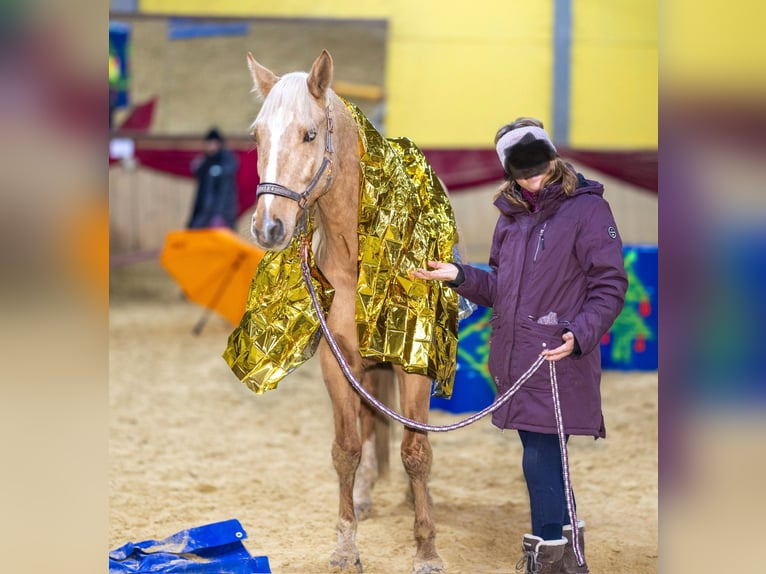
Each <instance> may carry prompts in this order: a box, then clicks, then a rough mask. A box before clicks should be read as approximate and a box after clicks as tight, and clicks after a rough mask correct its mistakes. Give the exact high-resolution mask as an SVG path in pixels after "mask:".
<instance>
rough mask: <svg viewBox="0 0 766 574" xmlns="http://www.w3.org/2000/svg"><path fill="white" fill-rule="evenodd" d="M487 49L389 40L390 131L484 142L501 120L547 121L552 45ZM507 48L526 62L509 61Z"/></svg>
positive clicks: (444, 141)
mask: <svg viewBox="0 0 766 574" xmlns="http://www.w3.org/2000/svg"><path fill="white" fill-rule="evenodd" d="M492 52H493V53H494V54H495V55H494V56H488V55H487V52H486V49H485V47H484V46H477V45H476V44H473V43H467V44H458V43H435V42H431V43H417V44H416V45H411V44H410V43H404V42H402V43H399V44H396V45H395V46H392V48H391V52H390V54H391V60H395V61H397V62H399V66H398V70H397V78H396V81H390V82H389V86H390V88H389V91H388V100H387V122H386V126H387V134H388V135H391V136H393V135H405V136H408V137H411V138H412V139H413V140H415V141H416V142H418V144H419V145H421V146H428V147H461V146H466V147H487V146H491V145H492V138H493V137H494V135H495V132H496V130H497V129H498V128H499V127H500V126H501V125H503V124H505V123H507V122H509V121H512V120H513V119H515V118H516V117H518V116H520V115H535V116H538V117H540V118H541V119H543V121H546V119H547V117H548V115H549V111H550V108H551V102H550V99H549V95H550V93H551V91H550V57H551V53H550V50H546V49H540V48H539V47H538V48H533V47H530V46H509V45H508V44H497V45H496V46H495V49H494V50H492ZM509 53H510V54H515V56H516V58H517V59H518V60H522V59H523V60H524V65H521V64H513V63H512V60H511V59H508V58H507V57H506V54H509ZM479 60H481V61H483V62H484V64H485V65H484V66H479V65H477V61H479Z"/></svg>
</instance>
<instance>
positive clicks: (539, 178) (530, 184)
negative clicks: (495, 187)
mask: <svg viewBox="0 0 766 574" xmlns="http://www.w3.org/2000/svg"><path fill="white" fill-rule="evenodd" d="M552 171H553V162H552V161H551V162H550V163H549V164H548V170H547V171H545V172H543V173H541V174H538V175H533V176H532V177H524V178H516V183H518V184H519V185H520V186H521V187H523V188H524V189H526V190H527V191H530V192H532V193H537V192H538V191H540V190H541V189H542V188H543V187H545V183H546V182H547V181H548V178H549V177H550V175H551V172H552Z"/></svg>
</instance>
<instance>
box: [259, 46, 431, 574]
mask: <svg viewBox="0 0 766 574" xmlns="http://www.w3.org/2000/svg"><path fill="white" fill-rule="evenodd" d="M247 63H248V68H249V71H250V75H251V77H252V80H253V92H255V93H256V94H257V95H258V96H260V98H261V99H262V101H263V103H262V107H261V110H260V112H259V113H258V115H257V117H256V119H255V121H254V122H253V124H252V126H251V128H250V134H251V136H252V137H253V139H254V141H255V146H256V148H257V151H258V160H257V161H258V174H259V177H260V181H261V184H259V189H258V194H257V201H256V205H255V208H254V211H253V213H252V220H251V233H252V236H253V238H254V241H255V243H256V244H258V245H259V246H260V247H261V248H262V249H264V250H267V251H281V250H284V249H285V248H286V247H287V246H288V245H289V244H290V242H291V241H292V239H293V236H294V235H295V234H296V233H297V232H298V230H299V229H300V226H301V218H302V217H305V214H306V213H308V210H309V209H310V210H311V213H312V216H313V217H314V218H315V219H316V230H317V233H318V234H319V236H320V237H321V244H322V245H321V248H318V249H316V252H315V261H316V266H317V267H318V268H319V269H321V270H322V273H323V274H324V276H325V277H326V279H327V281H329V283H330V284H331V285H332V287H333V288H334V297H333V299H332V303H331V306H330V308H329V312H328V314H327V317H326V322H327V326H328V327H329V329H330V331H331V332H332V333H333V335H334V337H335V340H336V341H337V343H338V345H339V346H340V348H341V349H342V351H343V356H344V357H345V358H346V360H347V361H348V365H349V367H350V369H351V371H352V372H353V373H354V374H355V375H356V377H357V379H358V380H362V381H363V384H364V386H365V388H368V389H371V392H376V391H377V390H380V389H381V388H382V387H383V386H385V385H388V384H391V383H390V381H389V379H391V378H392V377H391V376H390V374H391V373H392V372H393V373H395V375H396V379H397V380H398V383H399V384H398V393H399V409H400V411H401V412H402V414H403V415H404V416H406V417H408V418H410V419H413V420H415V421H419V422H424V423H426V422H427V421H428V415H429V405H430V395H431V392H432V380H431V378H429V377H427V376H425V375H422V374H413V373H409V372H406V371H405V370H404V368H402V366H400V365H396V364H394V365H392V366H391V368H390V369H389V368H385V367H384V368H381V364H380V363H374V362H372V361H371V360H369V359H364V358H363V357H362V356H361V355H360V352H359V343H358V336H357V326H356V322H355V299H356V288H357V279H358V273H359V271H358V255H359V241H358V237H357V223H358V220H359V213H358V210H359V202H360V200H359V191H360V166H359V157H360V156H359V140H358V127H357V123H356V120H355V118H354V117H353V115H352V114H351V113H350V112H349V110H348V109H347V106H346V105H345V103H344V102H343V100H342V99H341V98H340V97H339V96H338V95H337V94H336V93H335V92H334V91H333V90H332V88H331V85H332V81H333V60H332V58H331V56H330V54H329V53H328V52H327V51H326V50H323V51H322V52H321V54H320V55H319V56H318V57H317V58H316V60H315V61H314V63H313V65H312V66H311V69H310V71H309V72H291V73H287V74H285V75H283V76H277V75H276V74H274V72H272V71H271V70H269V69H268V68H266V67H265V66H263V65H261V64H260V63H258V62H257V61H256V60H255V58H254V57H253V55H252V53H248V54H247ZM329 110H332V112H331V114H332V115H330V111H329ZM294 190H297V191H294ZM318 355H319V360H320V365H321V371H322V377H323V379H324V383H325V386H326V389H327V392H328V394H329V397H330V399H331V403H332V412H333V420H334V440H333V444H332V461H333V465H334V468H335V471H336V473H337V477H338V483H339V487H340V488H339V499H340V504H339V512H338V519H337V526H336V528H337V545H336V547H335V549H334V550H333V552H332V554H331V556H330V561H329V566H330V569H331V571H333V572H362V562H361V558H360V554H359V550H358V548H357V545H356V532H357V520H358V519H360V518H362V517H363V516H364V515H365V514H369V511H370V505H371V496H370V491H371V489H372V485H373V483H374V481H375V479H376V477H377V474H378V472H377V469H376V449H375V442H374V436H373V433H374V424H373V423H374V419H375V415H374V413H373V411H372V410H371V409H370V408H369V406H368V405H366V404H365V403H364V401H362V400H361V398H360V396H359V394H358V393H357V392H355V390H354V389H353V387H352V386H351V385H349V382H348V381H347V380H346V378H345V375H344V373H343V371H342V369H341V367H340V366H339V364H338V361H337V360H336V358H335V357H334V356H333V354H332V352H331V350H330V348H329V347H328V344H327V342H326V340H325V339H324V338H323V339H322V340H321V341H320V342H319V346H318ZM386 365H388V363H387V364H386ZM432 458H433V455H432V449H431V444H430V442H429V438H428V434H427V433H425V432H422V431H418V430H414V429H412V428H409V427H405V428H404V429H403V432H402V442H401V460H402V463H403V466H404V469H405V471H406V473H407V476H408V478H409V484H410V496H411V501H412V503H413V506H414V538H415V544H416V549H415V555H414V559H413V564H412V573H413V574H436V573H440V572H443V571H444V564H443V561H442V559H441V557H440V556H439V554H438V552H437V550H436V543H435V536H436V530H435V526H434V521H433V518H432V514H431V501H430V496H429V492H428V477H429V473H430V470H431V464H432Z"/></svg>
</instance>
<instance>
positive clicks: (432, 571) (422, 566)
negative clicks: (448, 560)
mask: <svg viewBox="0 0 766 574" xmlns="http://www.w3.org/2000/svg"><path fill="white" fill-rule="evenodd" d="M412 574H444V563H443V562H442V561H441V558H437V559H436V560H426V561H416V562H415V563H414V564H413V565H412Z"/></svg>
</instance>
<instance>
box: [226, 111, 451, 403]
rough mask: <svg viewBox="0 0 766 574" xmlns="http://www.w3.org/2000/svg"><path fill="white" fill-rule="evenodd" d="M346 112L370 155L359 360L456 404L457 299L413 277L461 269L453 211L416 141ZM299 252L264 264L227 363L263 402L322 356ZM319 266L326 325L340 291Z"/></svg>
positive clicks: (316, 277)
mask: <svg viewBox="0 0 766 574" xmlns="http://www.w3.org/2000/svg"><path fill="white" fill-rule="evenodd" d="M346 105H347V106H348V108H349V110H350V111H351V113H352V114H353V115H354V117H355V119H356V122H357V125H358V126H359V139H360V148H361V150H362V152H361V154H362V155H361V158H360V161H361V171H362V178H361V188H360V202H359V204H360V206H359V226H358V234H359V280H358V283H357V299H356V322H357V333H358V338H359V351H360V353H361V355H362V356H363V357H366V358H368V359H374V360H376V361H390V362H393V363H397V364H400V365H402V366H403V367H404V369H405V370H406V371H407V372H410V373H418V374H421V375H426V376H428V377H430V378H431V379H433V380H434V389H433V394H434V396H441V397H449V396H451V394H452V386H453V383H454V377H455V367H456V357H457V341H458V337H457V331H458V296H457V294H456V293H455V291H453V290H452V289H450V288H449V287H447V286H446V285H445V284H444V283H442V282H441V281H422V280H414V279H411V278H410V273H411V271H412V270H414V269H415V268H416V267H424V266H425V263H426V261H428V260H436V261H452V260H453V245H454V244H455V243H456V241H457V227H456V225H455V218H454V213H453V211H452V207H451V205H450V203H449V200H448V198H447V196H446V194H445V192H444V189H443V188H442V186H441V184H440V182H439V180H438V178H437V177H436V176H435V174H434V173H433V171H432V169H431V167H430V166H429V165H428V163H427V161H426V159H425V156H424V155H423V153H422V152H421V151H420V150H419V149H418V148H417V147H416V146H415V145H414V144H413V143H412V142H411V141H410V140H409V139H407V138H399V139H385V138H384V137H383V136H381V135H380V133H378V131H377V130H376V129H375V127H374V126H373V125H372V124H371V123H370V122H369V120H367V118H366V117H365V116H364V115H363V114H362V112H361V111H360V110H359V109H358V108H356V107H355V106H354V105H353V104H350V103H346ZM309 227H310V225H309ZM309 233H310V230H309ZM299 249H300V241H299V239H298V238H294V239H293V241H292V242H291V244H290V245H289V246H288V248H287V249H285V250H283V251H280V252H273V251H268V252H266V253H265V254H264V256H263V259H262V260H261V263H260V264H259V266H258V269H257V271H256V273H255V276H254V277H253V281H252V283H251V285H250V292H249V295H248V300H247V305H246V308H245V313H244V315H243V317H242V321H241V322H240V324H239V327H237V328H236V329H235V330H234V331H233V332H232V334H231V335H230V336H229V341H228V345H227V347H226V350H225V351H224V353H223V357H224V359H225V360H226V362H227V363H228V365H229V367H231V369H232V370H233V371H234V373H235V374H236V375H237V377H238V378H239V379H240V380H241V381H242V382H243V383H245V384H246V385H247V386H248V387H249V388H250V389H251V390H252V391H254V392H256V393H259V394H260V393H263V392H264V391H267V390H270V389H274V388H276V387H277V384H278V383H279V381H280V380H281V379H282V378H283V377H285V376H286V375H287V374H289V373H290V372H292V371H293V370H295V369H296V368H297V367H298V366H299V365H301V364H302V363H304V362H305V361H306V360H308V359H309V358H310V357H311V356H312V355H313V354H314V352H315V351H316V348H317V345H318V344H319V341H320V337H321V329H320V325H319V320H318V318H317V316H316V313H315V311H314V307H313V305H312V302H311V296H310V294H309V292H308V290H307V288H306V285H305V284H304V282H303V278H302V274H301V266H300V252H299ZM310 264H311V270H312V282H313V284H314V287H315V289H316V291H317V294H318V296H319V299H320V302H321V305H322V308H323V309H324V312H325V315H326V313H327V310H328V309H329V306H330V303H331V301H332V295H333V289H332V286H331V285H329V283H328V282H327V280H326V279H324V278H323V276H322V274H321V272H320V271H319V270H318V269H317V268H316V266H315V265H314V262H313V260H312V261H311V262H310Z"/></svg>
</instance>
